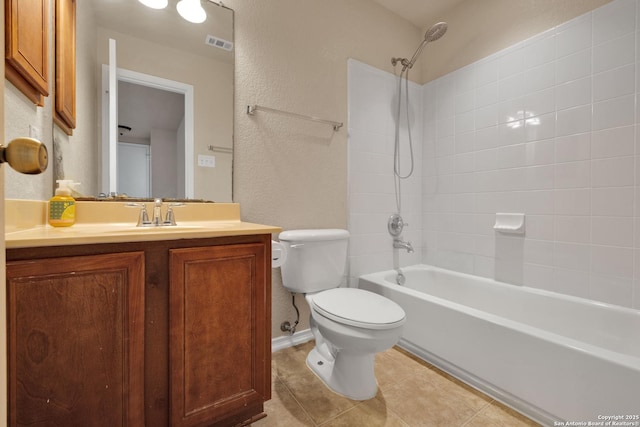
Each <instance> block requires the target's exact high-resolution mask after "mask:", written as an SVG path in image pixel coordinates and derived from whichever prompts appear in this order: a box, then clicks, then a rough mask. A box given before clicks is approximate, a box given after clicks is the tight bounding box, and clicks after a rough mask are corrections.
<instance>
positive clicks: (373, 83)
mask: <svg viewBox="0 0 640 427" xmlns="http://www.w3.org/2000/svg"><path fill="white" fill-rule="evenodd" d="M348 72H349V76H348V104H349V117H348V132H349V136H348V144H349V166H348V167H349V231H350V233H351V239H350V248H349V253H350V258H349V259H350V262H349V267H350V268H349V272H350V283H351V284H353V283H354V280H355V279H357V277H358V276H359V275H361V274H366V273H372V272H375V271H382V270H389V269H392V268H397V266H399V265H403V266H404V265H411V264H417V263H420V262H422V250H421V246H422V244H421V242H422V232H421V230H422V224H421V222H422V145H423V143H422V123H423V120H422V116H423V112H422V95H421V91H422V88H421V87H420V86H419V85H416V84H413V83H410V84H409V102H410V104H409V105H410V107H409V116H410V119H411V123H412V127H411V138H412V141H413V152H414V153H413V154H414V166H415V167H414V172H413V174H412V175H411V177H409V178H408V179H406V180H403V181H402V184H401V185H402V205H401V207H402V215H403V217H404V220H405V221H406V222H407V223H408V224H409V226H408V227H406V228H405V231H404V233H403V235H402V238H403V239H404V240H407V241H411V243H412V244H413V246H414V247H415V252H414V253H413V254H409V253H407V251H398V250H395V251H394V250H393V240H392V238H391V236H390V235H389V233H388V232H387V220H388V218H389V216H390V215H391V214H393V213H395V212H397V208H396V199H395V192H394V178H393V158H394V157H393V151H394V141H395V121H396V119H395V118H396V115H397V108H398V98H397V93H398V82H397V79H396V78H395V77H394V76H393V75H392V74H389V73H386V72H383V71H380V70H378V69H376V68H373V67H370V66H368V65H365V64H363V63H361V62H358V61H355V60H349V66H348ZM402 90H403V98H402V102H401V105H402V106H403V108H402V120H401V127H400V140H401V142H402V145H401V149H400V154H401V157H400V166H401V170H400V172H401V173H402V174H403V175H406V174H407V172H408V171H409V166H410V154H409V153H410V151H409V148H408V136H409V135H408V132H407V125H406V107H405V105H406V104H405V100H406V96H405V94H406V92H405V85H404V83H403V88H402Z"/></svg>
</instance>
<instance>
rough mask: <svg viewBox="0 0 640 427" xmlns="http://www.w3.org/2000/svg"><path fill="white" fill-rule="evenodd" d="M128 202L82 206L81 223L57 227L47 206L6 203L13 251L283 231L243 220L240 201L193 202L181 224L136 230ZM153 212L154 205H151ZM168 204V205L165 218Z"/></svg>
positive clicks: (178, 211)
mask: <svg viewBox="0 0 640 427" xmlns="http://www.w3.org/2000/svg"><path fill="white" fill-rule="evenodd" d="M124 205H125V203H124V202H77V203H76V223H75V224H74V225H72V226H71V227H52V226H50V225H49V224H48V223H47V202H44V201H33V200H6V202H5V241H6V247H7V248H25V247H38V246H60V245H84V244H97V243H118V242H139V241H157V240H175V239H197V238H206V237H222V236H242V235H249V234H271V233H278V232H280V231H281V229H280V227H275V226H270V225H262V224H254V223H249V222H244V221H241V219H240V206H239V205H238V204H237V203H187V204H186V205H185V206H181V207H177V208H174V213H175V217H176V222H177V226H160V227H136V224H137V222H138V214H139V211H140V210H139V208H129V207H125V206H124ZM147 210H148V212H149V213H150V214H151V212H153V204H152V203H147ZM165 214H166V206H164V207H163V218H164V216H165Z"/></svg>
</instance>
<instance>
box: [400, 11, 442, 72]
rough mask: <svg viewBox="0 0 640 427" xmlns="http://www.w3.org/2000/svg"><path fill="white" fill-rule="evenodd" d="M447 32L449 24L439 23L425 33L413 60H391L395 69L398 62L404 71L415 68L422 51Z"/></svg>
mask: <svg viewBox="0 0 640 427" xmlns="http://www.w3.org/2000/svg"><path fill="white" fill-rule="evenodd" d="M446 32H447V23H446V22H438V23H437V24H434V25H433V26H432V27H431V28H429V29H428V30H427V32H426V33H424V39H422V43H420V46H418V49H416V52H415V53H414V54H413V56H412V57H411V59H407V58H391V64H392V65H393V66H394V67H395V66H396V64H397V63H398V62H400V63H401V64H402V71H404V70H406V69H407V68H409V69H411V68H413V64H415V62H416V60H417V59H418V57H419V56H420V54H421V53H422V49H424V47H425V45H426V44H427V43H429V42H434V41H436V40H438V39H439V38H440V37H442V36H444V33H446Z"/></svg>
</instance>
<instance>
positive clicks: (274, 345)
mask: <svg viewBox="0 0 640 427" xmlns="http://www.w3.org/2000/svg"><path fill="white" fill-rule="evenodd" d="M312 339H313V334H312V333H311V329H305V330H303V331H300V332H296V333H295V334H293V335H288V336H282V337H278V338H273V339H272V340H271V352H272V353H273V352H276V351H278V350H284V349H285V348H289V347H293V346H294V345H298V344H304V343H306V342H308V341H311V340H312Z"/></svg>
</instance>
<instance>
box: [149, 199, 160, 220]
mask: <svg viewBox="0 0 640 427" xmlns="http://www.w3.org/2000/svg"><path fill="white" fill-rule="evenodd" d="M151 225H153V226H159V225H162V199H159V198H158V199H154V200H153V219H152V220H151Z"/></svg>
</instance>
